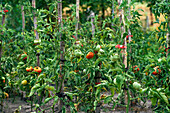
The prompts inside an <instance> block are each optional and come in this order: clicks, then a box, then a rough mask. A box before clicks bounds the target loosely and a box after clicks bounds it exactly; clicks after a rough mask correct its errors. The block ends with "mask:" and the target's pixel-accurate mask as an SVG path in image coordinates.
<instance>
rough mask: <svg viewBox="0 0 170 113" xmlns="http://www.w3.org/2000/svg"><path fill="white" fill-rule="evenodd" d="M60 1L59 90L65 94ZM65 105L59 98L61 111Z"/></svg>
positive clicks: (59, 7) (59, 8)
mask: <svg viewBox="0 0 170 113" xmlns="http://www.w3.org/2000/svg"><path fill="white" fill-rule="evenodd" d="M58 1H59V3H58V24H59V32H60V40H61V41H60V51H61V53H60V59H61V60H60V77H59V87H58V89H59V92H60V94H63V93H64V74H63V66H64V53H65V43H64V41H63V40H62V33H61V32H62V28H63V25H62V0H58ZM63 105H64V102H63V100H61V99H59V101H58V109H59V112H61V111H62V107H63Z"/></svg>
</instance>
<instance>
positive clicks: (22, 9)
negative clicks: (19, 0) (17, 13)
mask: <svg viewBox="0 0 170 113" xmlns="http://www.w3.org/2000/svg"><path fill="white" fill-rule="evenodd" d="M21 11H22V33H23V35H24V30H25V14H24V6H23V5H22V6H21ZM23 39H24V37H23Z"/></svg>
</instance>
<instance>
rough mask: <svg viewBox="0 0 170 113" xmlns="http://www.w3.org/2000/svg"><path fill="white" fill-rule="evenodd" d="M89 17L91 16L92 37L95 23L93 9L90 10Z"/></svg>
mask: <svg viewBox="0 0 170 113" xmlns="http://www.w3.org/2000/svg"><path fill="white" fill-rule="evenodd" d="M90 17H91V26H92V37H94V33H95V25H94V12H93V11H91V14H90Z"/></svg>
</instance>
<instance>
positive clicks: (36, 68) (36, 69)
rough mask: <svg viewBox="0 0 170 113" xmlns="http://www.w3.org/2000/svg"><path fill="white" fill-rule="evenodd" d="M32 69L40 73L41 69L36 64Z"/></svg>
mask: <svg viewBox="0 0 170 113" xmlns="http://www.w3.org/2000/svg"><path fill="white" fill-rule="evenodd" d="M34 71H35V72H37V73H39V74H40V73H41V71H42V69H41V68H40V67H38V66H37V67H34Z"/></svg>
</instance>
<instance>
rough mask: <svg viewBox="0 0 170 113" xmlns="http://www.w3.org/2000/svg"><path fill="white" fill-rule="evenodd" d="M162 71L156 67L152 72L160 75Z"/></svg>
mask: <svg viewBox="0 0 170 113" xmlns="http://www.w3.org/2000/svg"><path fill="white" fill-rule="evenodd" d="M160 73H161V70H160V69H156V70H155V71H154V72H152V74H153V75H158V74H160Z"/></svg>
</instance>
